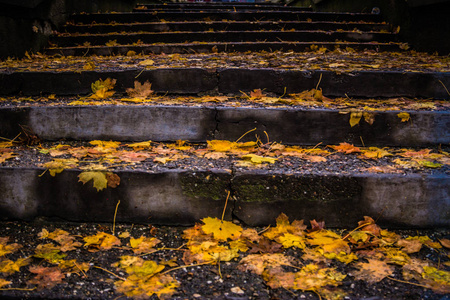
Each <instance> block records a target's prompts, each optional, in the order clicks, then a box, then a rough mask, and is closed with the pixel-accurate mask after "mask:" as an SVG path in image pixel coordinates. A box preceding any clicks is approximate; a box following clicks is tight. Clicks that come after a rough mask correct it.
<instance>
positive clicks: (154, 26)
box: [60, 21, 390, 35]
mask: <svg viewBox="0 0 450 300" xmlns="http://www.w3.org/2000/svg"><path fill="white" fill-rule="evenodd" d="M257 30H266V31H268V30H278V31H282V30H284V31H288V30H296V31H299V30H324V31H355V32H357V31H375V32H380V31H382V32H389V31H390V26H389V24H385V23H360V22H327V21H323V22H313V21H311V22H307V21H236V22H225V21H214V22H199V21H185V22H167V21H166V22H142V23H121V24H112V25H111V24H89V25H86V24H82V25H75V24H67V25H64V26H63V27H62V29H61V30H60V32H61V33H60V34H61V35H66V34H68V33H69V34H72V33H79V34H83V33H92V34H96V33H98V34H99V33H111V32H117V33H119V32H127V33H130V32H170V31H257Z"/></svg>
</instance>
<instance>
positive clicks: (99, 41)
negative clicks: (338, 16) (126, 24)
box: [52, 31, 397, 47]
mask: <svg viewBox="0 0 450 300" xmlns="http://www.w3.org/2000/svg"><path fill="white" fill-rule="evenodd" d="M396 37H397V36H396V35H395V34H391V33H357V32H309V31H306V32H291V31H275V32H273V31H269V32H263V31H257V32H253V31H236V32H189V33H186V32H180V33H178V32H172V33H143V34H127V35H121V34H108V35H98V36H92V35H85V36H68V37H65V36H61V37H55V38H53V39H52V42H53V43H55V44H56V45H58V47H71V46H76V45H83V43H85V42H89V43H90V44H91V45H93V46H94V45H105V44H106V43H108V42H110V41H112V40H115V41H116V42H117V43H118V44H122V45H131V44H133V43H136V42H137V41H138V40H141V41H142V42H143V43H145V44H152V43H184V42H194V41H196V42H252V41H253V42H256V41H267V42H277V41H293V42H299V41H301V42H315V41H321V42H334V41H336V40H344V41H349V42H372V41H376V42H379V43H384V42H389V41H396V40H397V38H396Z"/></svg>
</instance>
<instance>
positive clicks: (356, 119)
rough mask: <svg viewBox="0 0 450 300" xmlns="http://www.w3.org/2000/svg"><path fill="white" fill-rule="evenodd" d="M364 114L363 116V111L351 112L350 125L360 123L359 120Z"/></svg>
mask: <svg viewBox="0 0 450 300" xmlns="http://www.w3.org/2000/svg"><path fill="white" fill-rule="evenodd" d="M362 116H363V113H362V112H352V113H351V114H350V126H351V127H354V126H356V125H358V124H359V122H360V121H361V118H362Z"/></svg>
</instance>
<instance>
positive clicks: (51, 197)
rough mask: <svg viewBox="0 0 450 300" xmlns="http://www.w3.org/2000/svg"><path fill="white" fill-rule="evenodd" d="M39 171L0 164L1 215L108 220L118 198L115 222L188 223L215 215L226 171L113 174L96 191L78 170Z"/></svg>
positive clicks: (219, 208) (220, 208) (220, 203)
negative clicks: (116, 180) (114, 182)
mask: <svg viewBox="0 0 450 300" xmlns="http://www.w3.org/2000/svg"><path fill="white" fill-rule="evenodd" d="M43 171H44V170H43V169H12V168H0V190H1V191H2V192H1V193H0V217H1V218H5V219H25V220H30V219H33V218H36V217H48V218H57V219H63V220H69V221H80V222H81V221H82V222H111V221H112V220H113V216H114V210H115V207H116V205H117V202H118V201H119V200H120V205H119V209H118V212H117V219H116V220H117V221H118V222H133V223H154V224H174V225H175V224H178V225H192V224H193V223H195V222H196V221H198V220H200V219H201V218H204V217H219V218H220V217H221V215H222V211H223V208H224V206H225V199H226V196H227V190H229V188H230V187H229V182H230V179H231V174H230V172H228V171H226V170H220V171H219V170H216V171H214V170H212V171H203V172H202V171H195V172H192V171H183V170H173V171H172V170H168V171H166V172H161V173H146V172H139V171H129V172H118V173H117V175H119V176H120V178H121V183H120V185H119V186H118V187H117V188H115V189H111V188H107V189H105V190H103V191H100V192H97V191H96V189H94V188H93V186H92V182H88V183H87V184H86V185H83V184H82V183H80V182H78V175H79V173H80V171H71V170H65V171H63V172H62V173H61V174H57V176H55V177H51V176H50V175H49V174H48V173H46V174H44V175H43V176H42V177H39V175H40V174H41V173H42V172H43ZM231 208H232V205H230V206H228V210H227V214H226V218H227V219H230V218H231Z"/></svg>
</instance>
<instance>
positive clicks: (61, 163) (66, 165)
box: [42, 158, 78, 177]
mask: <svg viewBox="0 0 450 300" xmlns="http://www.w3.org/2000/svg"><path fill="white" fill-rule="evenodd" d="M77 164H78V159H75V158H67V159H65V158H56V159H54V160H52V161H50V162H47V163H45V164H43V165H42V166H43V167H44V168H46V169H48V170H49V172H50V175H51V176H53V177H54V176H55V175H56V174H58V173H61V172H62V171H64V170H65V169H70V168H75V167H76V166H77Z"/></svg>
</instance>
